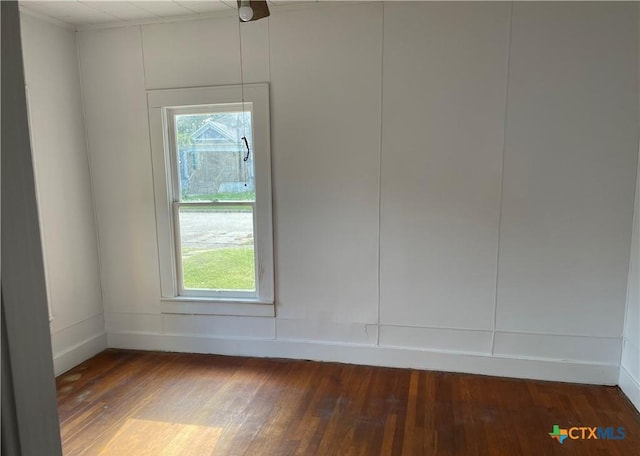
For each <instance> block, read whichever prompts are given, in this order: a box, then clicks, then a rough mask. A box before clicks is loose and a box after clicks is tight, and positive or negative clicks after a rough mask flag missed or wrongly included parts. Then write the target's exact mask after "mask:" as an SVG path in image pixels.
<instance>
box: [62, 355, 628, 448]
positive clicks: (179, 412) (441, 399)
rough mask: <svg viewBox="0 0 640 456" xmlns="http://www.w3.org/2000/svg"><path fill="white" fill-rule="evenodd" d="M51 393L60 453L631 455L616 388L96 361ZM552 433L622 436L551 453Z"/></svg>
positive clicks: (248, 361)
mask: <svg viewBox="0 0 640 456" xmlns="http://www.w3.org/2000/svg"><path fill="white" fill-rule="evenodd" d="M57 389H58V405H59V414H60V421H61V433H62V442H63V447H64V452H65V455H117V456H123V455H132V456H138V455H154V456H155V455H181V456H182V455H194V456H201V455H210V454H215V455H243V454H246V455H294V454H297V455H370V454H376V455H377V454H385V455H387V454H389V455H436V454H437V455H464V456H467V455H535V456H540V455H621V456H631V455H640V415H639V414H638V413H637V412H636V411H635V409H634V408H633V406H632V405H631V404H630V403H629V402H628V401H627V399H626V398H625V397H624V396H623V394H622V393H621V391H620V390H619V389H618V388H616V387H603V386H589V385H574V384H567V383H553V382H539V381H530V380H514V379H504V378H497V377H485V376H477V375H465V374H453V373H443V372H430V371H418V370H410V369H390V368H381V367H366V366H355V365H349V364H335V363H319V362H308V361H289V360H273V359H256V358H236V357H227V356H213V355H190V354H175V353H154V352H138V351H124V350H107V351H105V352H103V353H101V354H100V355H98V356H96V357H95V358H92V359H90V360H88V361H86V362H85V363H83V364H81V365H80V366H78V367H76V368H74V369H72V370H71V371H69V372H67V373H66V374H64V375H62V376H60V377H59V378H58V379H57ZM554 424H558V425H559V426H560V428H570V427H581V426H584V427H587V426H588V427H593V426H601V427H608V426H613V427H614V428H618V427H624V429H625V434H626V437H625V438H624V439H621V440H604V439H600V440H594V439H590V440H571V439H566V440H565V441H564V443H562V444H560V443H559V442H558V441H557V440H555V439H553V438H551V437H550V436H549V433H550V432H551V431H552V428H553V425H554ZM574 435H577V431H574Z"/></svg>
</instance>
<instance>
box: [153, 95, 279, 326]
mask: <svg viewBox="0 0 640 456" xmlns="http://www.w3.org/2000/svg"><path fill="white" fill-rule="evenodd" d="M242 91H243V90H242V87H241V86H216V87H196V88H185V89H163V90H148V91H147V104H148V109H149V132H150V138H151V159H152V165H153V185H154V193H155V209H156V230H157V236H158V259H159V266H160V288H161V290H160V291H161V310H162V312H164V313H185V314H214V315H251V316H265V317H267V316H270V317H273V316H275V311H274V270H273V223H272V213H271V212H272V209H271V148H270V144H271V140H270V128H269V85H268V84H266V83H261V84H247V85H245V86H244V100H245V102H246V103H247V106H249V104H250V106H251V107H252V109H251V111H252V122H251V125H252V138H253V144H252V145H251V153H252V154H253V163H254V168H255V170H254V171H255V187H256V199H255V202H254V203H253V204H252V205H253V223H254V240H255V241H254V242H255V250H254V252H255V253H254V254H255V266H256V291H255V293H253V292H234V291H226V290H182V289H181V287H180V283H179V277H180V269H179V268H180V265H179V264H178V262H179V261H178V260H179V256H178V253H179V251H180V247H179V246H178V243H179V239H178V236H177V235H176V229H177V227H178V225H177V223H178V221H177V212H178V210H179V209H178V208H179V206H180V205H189V204H188V203H179V202H178V199H177V198H178V194H179V193H177V192H178V191H179V189H178V187H179V184H178V182H176V179H175V178H174V176H175V172H176V170H175V165H174V163H175V162H176V159H175V157H173V155H174V150H175V146H171V142H170V141H171V140H172V138H170V137H169V130H170V129H169V128H168V121H169V119H170V118H171V119H173V117H172V115H175V114H181V113H186V112H187V111H186V109H188V112H189V113H195V112H196V111H197V110H198V109H200V107H202V109H203V110H205V111H207V112H209V110H210V105H224V104H233V105H237V104H238V103H240V102H241V100H242Z"/></svg>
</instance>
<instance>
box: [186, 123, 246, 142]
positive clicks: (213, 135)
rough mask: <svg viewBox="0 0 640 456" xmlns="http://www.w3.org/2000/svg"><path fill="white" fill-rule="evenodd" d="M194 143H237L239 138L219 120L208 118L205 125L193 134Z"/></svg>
mask: <svg viewBox="0 0 640 456" xmlns="http://www.w3.org/2000/svg"><path fill="white" fill-rule="evenodd" d="M191 139H192V140H193V142H194V144H220V143H236V142H238V138H237V137H236V134H235V132H234V131H233V130H232V129H230V128H229V127H227V126H226V125H223V124H221V123H219V122H214V121H213V120H211V119H209V120H207V121H206V122H205V123H204V125H203V126H201V127H200V128H198V129H197V130H196V131H195V132H193V134H192V135H191Z"/></svg>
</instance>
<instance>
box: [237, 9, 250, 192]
mask: <svg viewBox="0 0 640 456" xmlns="http://www.w3.org/2000/svg"><path fill="white" fill-rule="evenodd" d="M241 26H242V21H241V20H240V18H238V43H239V44H240V94H241V101H242V141H243V142H244V146H245V147H246V149H247V153H246V155H245V156H244V158H243V159H242V161H243V162H244V164H245V170H244V186H245V187H246V186H247V175H248V174H249V154H250V153H251V149H250V148H249V141H248V140H247V125H246V112H245V108H244V71H243V65H242V60H243V59H242V28H241Z"/></svg>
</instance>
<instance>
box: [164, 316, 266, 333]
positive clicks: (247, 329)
mask: <svg viewBox="0 0 640 456" xmlns="http://www.w3.org/2000/svg"><path fill="white" fill-rule="evenodd" d="M162 320H163V325H164V332H165V334H168V335H193V336H202V337H231V338H233V337H240V338H246V339H252V338H255V339H273V338H275V321H274V319H273V318H265V317H228V316H218V315H163V316H162Z"/></svg>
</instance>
